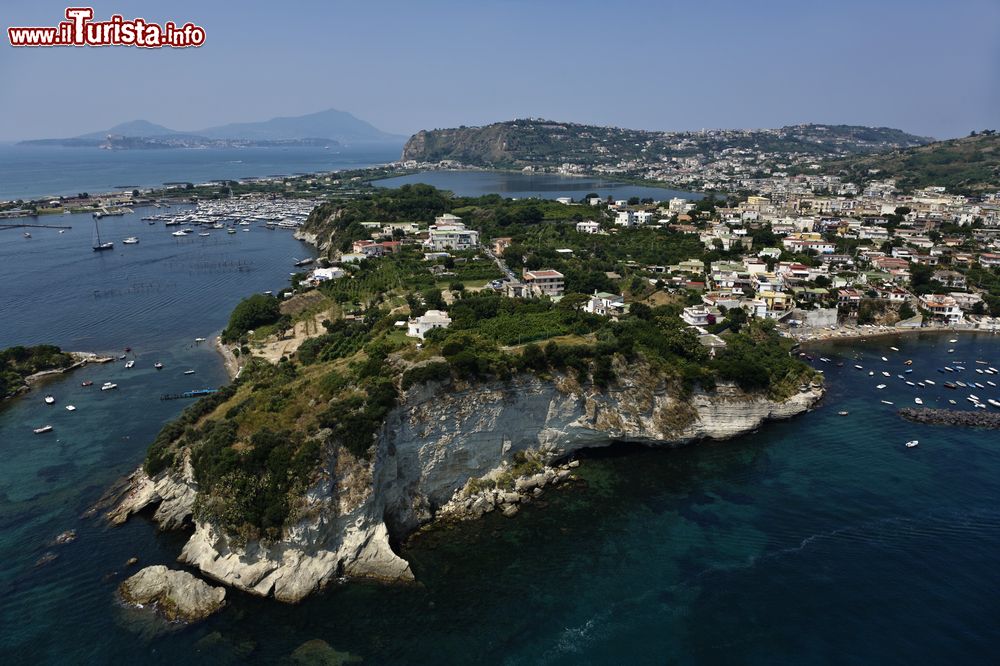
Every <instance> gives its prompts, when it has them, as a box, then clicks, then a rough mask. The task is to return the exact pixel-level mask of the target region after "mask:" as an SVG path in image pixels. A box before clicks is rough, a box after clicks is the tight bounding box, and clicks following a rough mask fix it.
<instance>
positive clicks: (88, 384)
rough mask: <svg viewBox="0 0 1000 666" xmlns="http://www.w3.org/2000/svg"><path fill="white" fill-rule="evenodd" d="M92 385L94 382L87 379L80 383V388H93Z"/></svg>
mask: <svg viewBox="0 0 1000 666" xmlns="http://www.w3.org/2000/svg"><path fill="white" fill-rule="evenodd" d="M93 385H94V382H92V381H90V380H89V379H88V380H87V381H85V382H80V386H93Z"/></svg>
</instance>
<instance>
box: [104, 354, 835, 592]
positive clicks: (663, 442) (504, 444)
mask: <svg viewBox="0 0 1000 666" xmlns="http://www.w3.org/2000/svg"><path fill="white" fill-rule="evenodd" d="M616 371H617V375H618V382H617V383H616V384H615V385H614V386H613V387H608V388H605V389H598V388H595V387H593V386H582V385H580V384H579V383H577V382H575V381H573V379H572V378H571V377H570V376H568V375H562V374H556V375H554V376H550V377H539V376H535V375H527V374H525V375H520V376H517V377H514V378H512V379H510V380H507V381H489V382H465V381H458V380H454V379H450V380H444V381H428V382H426V383H424V384H417V385H414V386H413V387H411V388H409V389H408V390H406V391H405V392H404V393H403V394H402V396H401V399H400V400H399V402H398V404H397V406H396V407H395V408H393V409H392V410H391V411H390V412H389V414H388V416H387V418H386V419H385V422H384V423H383V426H382V428H381V430H380V431H379V433H378V435H377V437H376V440H375V442H374V444H373V452H372V453H371V455H370V457H368V458H358V457H354V456H352V455H349V453H348V452H346V451H344V449H343V448H342V447H330V448H329V449H328V450H327V453H326V454H325V456H326V457H325V459H324V461H323V463H322V465H321V467H322V468H321V470H319V474H318V476H317V480H316V481H315V482H314V484H313V485H312V486H311V487H309V488H308V490H307V491H306V492H305V493H304V495H303V496H302V497H301V500H300V502H299V504H298V505H297V506H296V514H295V515H296V516H297V518H296V519H295V521H294V522H293V523H292V524H290V525H289V526H287V527H285V529H284V531H283V534H282V537H281V538H280V539H277V540H275V539H254V538H251V539H249V540H246V539H240V538H238V535H233V534H230V533H227V531H226V530H225V529H224V528H223V527H222V526H221V525H220V524H219V523H218V522H217V521H216V520H214V519H213V518H211V517H210V516H205V515H204V514H199V512H198V506H199V505H198V496H199V490H198V484H197V482H196V480H195V476H194V475H193V474H192V473H191V467H190V458H189V456H187V455H185V457H184V459H183V461H182V462H181V463H180V464H179V465H178V466H176V467H171V468H169V469H168V470H166V471H164V472H162V473H159V474H157V475H156V476H154V477H152V478H151V477H149V476H147V475H146V474H145V473H144V472H143V471H142V470H139V471H137V472H136V473H135V474H134V475H133V477H132V479H131V486H132V487H131V490H130V492H129V493H128V494H127V495H126V496H125V499H124V501H123V502H122V503H121V504H120V505H119V506H118V507H117V508H116V509H115V510H113V511H112V512H111V513H110V514H109V517H110V518H111V520H112V521H113V522H120V521H122V520H125V519H126V518H127V517H128V516H129V515H131V514H133V513H135V512H138V511H140V510H142V509H143V508H145V507H147V506H157V511H156V512H155V514H154V516H153V518H154V520H156V521H157V522H158V523H159V524H160V525H161V526H163V527H172V528H176V527H179V526H181V525H183V524H186V523H188V522H190V523H193V524H194V532H193V533H192V535H191V537H190V538H189V540H188V542H187V544H186V545H185V546H184V548H183V551H182V553H181V555H180V558H179V559H180V560H181V561H182V562H184V563H186V564H188V565H190V566H193V567H196V568H197V569H199V570H200V571H201V572H202V573H203V574H204V575H206V576H207V577H209V578H211V579H214V580H217V581H220V582H222V583H225V584H227V585H231V586H233V587H236V588H239V589H241V590H244V591H247V592H250V593H252V594H256V595H260V596H273V597H275V598H276V599H278V600H281V601H286V602H297V601H300V600H301V599H303V598H304V597H306V596H307V595H309V594H311V593H312V592H314V591H316V590H318V589H322V588H323V587H325V586H326V585H327V584H329V583H330V582H331V581H332V580H335V579H337V578H339V577H341V576H344V577H357V578H368V579H375V580H382V581H388V582H400V581H410V580H413V573H412V572H411V570H410V566H409V563H408V562H406V560H404V559H403V558H401V557H399V555H398V554H397V553H396V552H394V550H393V548H392V546H391V545H390V544H391V543H398V542H399V541H401V540H402V539H403V538H405V537H406V536H407V535H408V534H410V533H412V532H414V531H415V530H417V529H418V528H420V527H421V526H423V525H425V524H427V523H429V522H431V521H433V520H435V519H439V518H450V519H459V520H465V519H470V518H476V517H479V516H481V515H483V514H484V513H489V512H490V511H494V510H496V511H499V512H502V513H504V514H505V515H508V516H513V515H514V514H516V513H517V511H518V507H519V506H520V505H521V504H522V503H526V502H527V501H531V499H533V498H535V497H537V496H538V495H539V494H540V493H541V492H543V490H542V489H543V488H544V487H547V486H557V485H559V484H562V483H563V482H566V481H568V480H571V475H572V472H573V470H572V468H573V467H575V466H576V464H577V463H575V462H573V461H572V460H571V459H572V457H573V455H572V454H573V453H574V452H576V451H579V450H581V449H585V448H594V447H606V446H610V445H613V444H614V443H615V442H619V441H622V442H634V443H642V444H647V445H650V446H668V447H672V446H680V445H683V444H686V443H689V442H694V441H697V440H701V439H708V438H711V439H728V438H732V437H735V436H738V435H741V434H744V433H747V432H749V431H752V430H754V429H755V428H757V427H759V426H760V425H761V424H762V423H764V422H765V421H767V420H772V419H784V418H790V417H792V416H795V415H797V414H800V413H802V412H804V411H806V410H808V409H810V408H811V407H812V406H813V404H815V402H816V401H817V400H819V399H820V397H821V396H822V393H823V390H822V387H821V386H820V385H818V384H817V385H814V386H809V385H805V386H803V387H802V389H801V390H800V391H799V392H796V393H795V394H793V395H791V396H788V397H785V398H782V399H776V398H772V397H768V396H767V395H766V394H760V393H758V394H754V393H747V392H744V391H742V390H740V389H739V388H737V387H736V386H734V385H727V384H724V383H719V384H718V385H717V386H716V387H715V388H714V389H712V390H711V391H704V390H695V391H693V392H692V393H685V392H683V391H681V390H679V388H678V387H677V386H675V385H672V384H670V383H667V382H664V381H662V378H661V377H660V376H659V375H657V373H656V372H655V371H654V370H653V369H652V368H650V367H648V366H645V365H644V364H636V363H633V364H631V365H629V366H626V365H624V364H623V365H621V366H620V367H618V368H617V369H616ZM316 436H317V437H318V438H322V437H323V435H322V433H317V435H316ZM567 460H570V461H571V462H568V463H567V462H562V461H567Z"/></svg>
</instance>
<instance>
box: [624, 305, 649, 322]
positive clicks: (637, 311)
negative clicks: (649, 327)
mask: <svg viewBox="0 0 1000 666" xmlns="http://www.w3.org/2000/svg"><path fill="white" fill-rule="evenodd" d="M628 312H629V314H630V315H632V316H633V317H636V318H637V319H643V320H645V321H650V320H652V318H653V309H652V308H651V307H649V306H648V305H646V304H645V303H632V304H631V305H630V306H629V309H628Z"/></svg>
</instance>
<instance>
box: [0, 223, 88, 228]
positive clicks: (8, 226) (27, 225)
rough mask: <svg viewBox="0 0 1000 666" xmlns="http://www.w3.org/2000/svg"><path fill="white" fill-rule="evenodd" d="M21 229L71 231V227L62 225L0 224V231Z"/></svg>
mask: <svg viewBox="0 0 1000 666" xmlns="http://www.w3.org/2000/svg"><path fill="white" fill-rule="evenodd" d="M23 227H30V228H31V229H72V228H73V227H71V226H69V225H63V224H28V223H19V224H0V229H21V228H23Z"/></svg>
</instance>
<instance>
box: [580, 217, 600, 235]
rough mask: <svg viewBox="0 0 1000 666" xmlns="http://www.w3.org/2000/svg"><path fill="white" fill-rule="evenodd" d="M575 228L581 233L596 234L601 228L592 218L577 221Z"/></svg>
mask: <svg viewBox="0 0 1000 666" xmlns="http://www.w3.org/2000/svg"><path fill="white" fill-rule="evenodd" d="M576 230H577V231H579V232H580V233H581V234H596V233H597V232H598V231H600V230H601V225H600V224H599V223H598V222H594V221H593V220H587V221H586V222H577V223H576Z"/></svg>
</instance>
